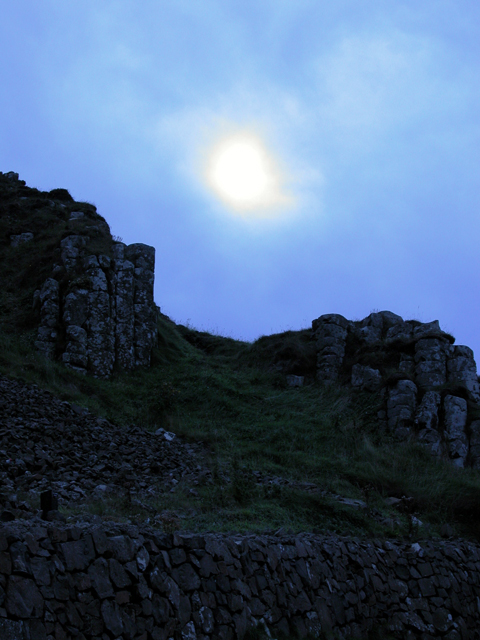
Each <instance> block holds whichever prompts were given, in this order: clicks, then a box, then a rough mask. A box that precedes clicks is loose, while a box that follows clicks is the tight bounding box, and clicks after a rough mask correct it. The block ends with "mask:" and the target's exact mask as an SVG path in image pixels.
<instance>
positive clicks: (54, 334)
mask: <svg viewBox="0 0 480 640" xmlns="http://www.w3.org/2000/svg"><path fill="white" fill-rule="evenodd" d="M0 189H1V196H2V214H3V215H2V223H3V226H4V227H5V231H6V233H5V235H7V234H8V235H7V238H8V244H9V246H8V247H6V249H5V251H6V252H7V251H8V252H9V253H10V255H9V256H8V258H9V264H12V265H18V267H17V271H18V272H19V273H20V272H22V271H23V272H24V278H23V279H24V282H21V285H23V284H25V285H26V288H27V287H28V285H29V284H30V282H31V280H33V279H35V281H36V283H37V288H36V290H35V291H34V293H33V309H34V318H35V319H36V323H37V325H38V334H37V338H36V341H35V346H36V347H37V349H38V350H39V351H40V352H41V353H43V354H44V355H45V356H46V357H47V358H50V359H58V360H61V361H62V362H63V363H64V364H65V365H66V366H67V367H70V368H72V369H74V370H76V371H78V372H81V373H87V372H88V373H90V374H92V375H93V376H96V377H100V378H108V377H109V376H110V375H111V374H112V372H113V370H114V368H118V369H121V370H130V369H133V368H134V367H138V366H149V365H150V358H151V352H152V348H153V346H154V345H155V342H156V321H157V310H156V307H155V303H154V300H153V282H154V269H155V249H154V248H153V247H150V246H147V245H145V244H132V245H129V246H127V245H125V244H123V243H122V242H116V241H114V240H113V238H112V236H111V234H110V229H109V226H108V224H107V223H106V221H105V220H104V219H103V218H102V217H101V216H99V215H98V213H97V211H96V207H95V206H94V205H91V204H89V203H81V202H75V201H74V200H73V198H72V197H71V196H70V194H69V193H68V191H66V190H65V189H54V190H53V191H50V192H41V191H38V190H37V189H32V188H29V187H26V186H25V182H24V181H23V180H19V179H18V174H16V173H13V172H11V173H9V174H0ZM35 268H37V270H38V271H40V273H41V274H42V275H40V276H39V275H38V273H34V271H35ZM29 271H30V272H29ZM45 275H46V276H47V277H46V278H45ZM27 278H28V280H29V283H28V285H27V282H26V280H27ZM11 295H12V300H13V302H12V306H14V304H15V303H17V304H18V301H15V299H14V298H15V295H16V293H15V292H14V291H12V294H11ZM30 295H31V294H30ZM30 299H31V298H30ZM30 309H31V307H30ZM30 315H32V314H31V312H30Z"/></svg>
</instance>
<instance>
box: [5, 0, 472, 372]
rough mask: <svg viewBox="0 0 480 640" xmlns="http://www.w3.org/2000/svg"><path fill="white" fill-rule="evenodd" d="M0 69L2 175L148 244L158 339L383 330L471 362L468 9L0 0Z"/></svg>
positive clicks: (282, 0)
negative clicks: (393, 325)
mask: <svg viewBox="0 0 480 640" xmlns="http://www.w3.org/2000/svg"><path fill="white" fill-rule="evenodd" d="M0 57H1V59H2V65H1V66H2V70H1V74H0V78H1V82H0V171H3V172H7V171H15V172H18V173H19V174H20V178H21V179H23V180H25V181H26V183H27V185H28V186H31V187H37V188H38V189H42V190H50V189H53V188H60V187H62V188H66V189H68V190H69V192H70V193H71V194H72V196H73V197H74V199H75V200H78V201H88V202H92V203H94V204H95V205H96V207H97V210H98V212H99V213H100V214H101V215H102V216H103V217H104V218H105V219H106V220H107V222H108V223H109V225H110V227H111V230H112V233H113V234H114V235H115V236H118V237H120V238H122V239H123V241H124V242H126V243H127V244H130V243H134V242H143V243H145V244H150V245H153V246H154V247H155V249H156V270H155V301H156V303H157V304H158V305H159V306H160V308H161V310H162V312H163V313H165V314H167V315H168V316H170V317H171V318H172V319H173V320H175V321H176V322H181V323H183V324H189V325H190V326H192V327H195V328H197V329H200V330H204V331H211V332H214V333H218V334H220V335H225V336H232V337H234V338H239V339H243V340H254V339H256V338H258V337H259V336H260V335H269V334H272V333H277V332H280V331H286V330H289V329H293V330H298V329H303V328H306V327H310V326H311V322H312V320H313V319H315V318H317V317H319V316H320V315H322V314H325V313H339V314H342V315H344V316H345V317H346V318H348V319H349V320H359V319H361V318H364V317H365V316H367V315H368V314H369V313H371V312H372V311H379V310H389V311H393V312H394V313H397V314H399V315H401V316H402V317H403V318H404V319H413V318H414V319H417V320H420V321H422V322H430V321H432V320H439V322H440V326H441V327H442V329H444V330H446V331H449V332H450V333H452V334H453V335H454V336H455V337H456V342H457V344H466V345H468V346H470V347H471V348H472V349H473V350H474V352H475V354H476V356H477V359H479V360H480V332H479V316H480V298H479V296H480V288H479V279H480V251H479V238H480V220H479V214H480V211H479V200H480V198H479V196H480V3H479V2H477V0H451V1H450V0H402V1H400V0H362V1H361V2H360V1H359V0H335V2H332V1H331V0H241V1H240V0H201V1H199V0H142V2H138V0H135V1H134V0H102V2H98V0H92V1H90V0H76V2H65V1H64V0H42V2H38V0H16V1H15V2H10V3H4V6H2V19H1V21H0ZM235 144H236V145H237V147H239V145H240V146H241V145H242V144H243V146H244V149H243V150H244V152H245V153H244V158H243V161H242V160H241V159H239V157H238V153H237V155H236V156H235V153H234V151H235ZM228 150H230V155H231V156H232V158H233V159H232V158H231V159H230V161H229V162H230V164H229V163H228V162H227V161H226V159H225V158H226V154H227V155H228V153H227V152H228ZM237 151H238V149H237ZM222 153H223V156H222ZM232 154H233V155H232ZM252 180H253V181H254V183H253V186H252V182H251V181H252ZM255 180H256V181H257V182H256V183H255Z"/></svg>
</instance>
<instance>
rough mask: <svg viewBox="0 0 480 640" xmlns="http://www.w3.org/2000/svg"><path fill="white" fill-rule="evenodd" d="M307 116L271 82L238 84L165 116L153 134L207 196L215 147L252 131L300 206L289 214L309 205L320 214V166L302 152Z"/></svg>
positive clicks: (290, 94) (187, 178) (298, 103)
mask: <svg viewBox="0 0 480 640" xmlns="http://www.w3.org/2000/svg"><path fill="white" fill-rule="evenodd" d="M259 84H261V86H260V87H259V86H258V85H259ZM307 112H308V110H307V109H306V108H305V107H304V105H303V104H302V101H301V99H300V98H299V96H298V95H296V94H295V93H294V92H291V91H287V90H285V89H283V88H280V87H278V86H275V85H273V84H272V83H271V82H266V81H264V82H261V83H260V82H259V81H258V80H257V82H256V83H254V82H249V83H247V82H239V83H237V84H235V85H234V86H232V87H231V88H230V89H229V90H227V91H224V92H218V93H216V94H215V95H213V96H209V97H208V98H206V99H204V100H203V102H202V103H201V104H200V105H195V106H194V107H191V106H187V107H184V108H183V109H180V110H176V111H173V112H171V113H169V114H166V115H165V114H160V115H159V116H158V119H157V120H156V121H155V123H154V134H153V135H154V137H155V139H156V141H157V145H158V148H159V150H162V152H164V153H165V151H166V148H168V153H170V154H171V155H172V157H174V158H175V159H176V169H177V171H178V174H179V175H182V176H183V178H184V179H185V181H186V184H190V185H192V187H194V188H195V189H197V190H198V192H199V193H200V194H203V197H208V190H207V189H206V185H205V183H204V181H203V167H204V164H205V158H206V157H207V156H208V155H209V153H210V151H211V149H212V147H213V146H214V145H215V144H216V143H217V142H218V141H219V140H220V139H222V138H225V137H227V136H229V135H235V133H237V132H239V131H244V130H247V131H251V132H252V133H254V134H255V135H257V136H259V137H260V138H261V140H262V141H263V142H264V143H265V145H266V148H267V149H268V151H269V152H270V153H272V155H273V156H274V157H275V160H276V163H277V164H278V166H279V169H280V172H281V173H282V176H283V179H284V183H285V187H286V188H287V190H289V191H290V192H291V194H292V195H293V196H294V198H295V202H296V205H295V206H293V207H292V208H291V210H290V212H289V213H290V214H294V213H298V212H299V211H300V210H305V209H306V208H308V207H310V208H316V210H317V211H318V210H319V208H320V206H321V205H320V199H319V193H321V189H322V186H323V176H322V172H321V168H320V167H318V166H315V165H313V164H309V163H308V161H307V160H306V159H305V158H303V157H302V156H301V153H300V149H299V147H300V145H299V142H300V141H301V139H302V138H303V136H305V135H307V129H308V127H309V124H310V123H309V122H308V118H307V117H306V114H307ZM314 192H315V193H316V195H315V196H314V195H313V194H314ZM313 201H315V203H314V202H313Z"/></svg>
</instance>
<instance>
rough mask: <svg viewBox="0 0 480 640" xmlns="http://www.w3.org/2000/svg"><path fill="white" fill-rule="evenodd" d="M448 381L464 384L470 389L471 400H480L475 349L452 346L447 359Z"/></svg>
mask: <svg viewBox="0 0 480 640" xmlns="http://www.w3.org/2000/svg"><path fill="white" fill-rule="evenodd" d="M447 371H448V382H449V383H451V384H456V383H459V384H462V385H464V386H465V388H466V389H467V390H468V394H469V397H470V399H471V400H473V401H474V402H480V385H479V383H478V378H477V365H476V362H475V360H474V358H473V351H472V350H471V349H470V348H469V347H465V346H462V345H458V346H456V347H452V349H451V351H450V352H449V354H448V360H447Z"/></svg>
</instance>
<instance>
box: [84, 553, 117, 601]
mask: <svg viewBox="0 0 480 640" xmlns="http://www.w3.org/2000/svg"><path fill="white" fill-rule="evenodd" d="M88 577H89V578H90V580H91V582H92V587H93V589H94V590H95V593H96V594H97V596H98V597H99V598H101V599H103V598H111V597H112V596H113V595H114V591H113V588H112V583H111V582H110V578H109V575H108V565H107V561H106V560H105V559H104V558H98V559H97V560H95V562H94V563H93V564H91V565H90V566H89V568H88Z"/></svg>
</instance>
